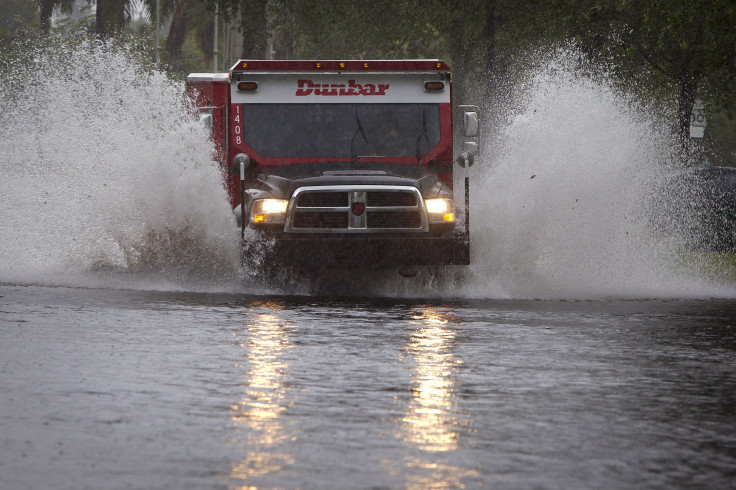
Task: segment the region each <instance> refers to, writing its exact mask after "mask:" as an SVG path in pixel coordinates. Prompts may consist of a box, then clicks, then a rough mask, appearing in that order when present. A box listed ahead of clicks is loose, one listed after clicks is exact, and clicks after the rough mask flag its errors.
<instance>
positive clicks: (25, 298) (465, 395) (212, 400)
mask: <svg viewBox="0 0 736 490" xmlns="http://www.w3.org/2000/svg"><path fill="white" fill-rule="evenodd" d="M0 296H1V297H0V407H2V410H0V487H1V488H3V489H26V488H28V489H31V488H63V489H67V488H68V489H78V488H141V489H143V488H146V489H150V488H247V487H257V488H274V487H277V488H345V487H351V488H560V489H562V488H693V487H695V488H729V487H730V488H732V487H733V486H734V483H736V423H734V421H735V420H736V301H734V300H681V301H679V300H670V301H658V300H651V301H512V300H508V301H490V300H488V301H469V300H448V301H442V300H436V299H434V300H421V299H412V300H405V299H399V300H390V299H369V300H356V299H344V300H340V299H330V298H314V297H277V296H274V297H257V296H248V295H235V294H233V295H228V294H203V293H174V292H143V291H126V290H113V289H76V288H62V287H40V286H14V285H4V286H0Z"/></svg>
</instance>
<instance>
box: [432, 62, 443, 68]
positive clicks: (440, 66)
mask: <svg viewBox="0 0 736 490" xmlns="http://www.w3.org/2000/svg"><path fill="white" fill-rule="evenodd" d="M434 66H436V67H437V69H440V68H442V63H439V62H438V63H437V64H436V65H434Z"/></svg>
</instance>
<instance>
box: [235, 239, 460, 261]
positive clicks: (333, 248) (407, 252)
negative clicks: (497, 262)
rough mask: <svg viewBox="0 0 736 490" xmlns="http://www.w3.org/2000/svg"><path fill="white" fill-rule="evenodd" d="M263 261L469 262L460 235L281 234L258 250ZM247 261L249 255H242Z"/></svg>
mask: <svg viewBox="0 0 736 490" xmlns="http://www.w3.org/2000/svg"><path fill="white" fill-rule="evenodd" d="M259 253H260V254H261V255H262V256H261V257H260V259H261V260H263V262H261V263H263V264H268V263H272V264H278V265H283V266H292V267H304V268H313V269H315V268H316V269H321V268H338V267H347V268H368V269H386V268H393V267H399V266H427V265H468V264H470V246H469V243H468V240H467V237H466V236H465V235H462V234H456V235H448V236H428V235H425V236H366V235H365V234H362V235H358V234H356V235H328V236H325V235H319V236H315V235H281V236H278V237H273V240H271V243H270V244H269V245H268V246H266V247H263V248H261V249H260V251H259ZM244 260H246V261H248V260H249V257H248V256H247V253H246V256H245V257H244Z"/></svg>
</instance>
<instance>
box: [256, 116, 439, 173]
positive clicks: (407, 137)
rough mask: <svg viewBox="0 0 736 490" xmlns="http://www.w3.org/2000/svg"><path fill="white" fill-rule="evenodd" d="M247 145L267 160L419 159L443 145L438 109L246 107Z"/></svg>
mask: <svg viewBox="0 0 736 490" xmlns="http://www.w3.org/2000/svg"><path fill="white" fill-rule="evenodd" d="M242 108H243V136H244V137H245V138H244V139H245V142H246V143H247V144H248V145H250V146H251V148H253V149H254V150H255V151H256V152H257V153H258V154H259V155H261V156H263V157H275V158H346V159H350V158H357V157H364V156H366V157H367V156H372V157H419V156H422V155H426V154H427V153H428V152H429V151H430V150H431V149H432V148H433V147H435V146H436V145H437V144H438V143H439V141H440V136H441V135H440V110H439V106H438V105H437V104H250V103H249V104H243V106H242Z"/></svg>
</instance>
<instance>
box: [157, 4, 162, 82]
mask: <svg viewBox="0 0 736 490" xmlns="http://www.w3.org/2000/svg"><path fill="white" fill-rule="evenodd" d="M160 17H161V0H156V68H158V67H159V66H160V64H161V57H160V56H159V46H160V39H161V35H160V31H159V18H160Z"/></svg>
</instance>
